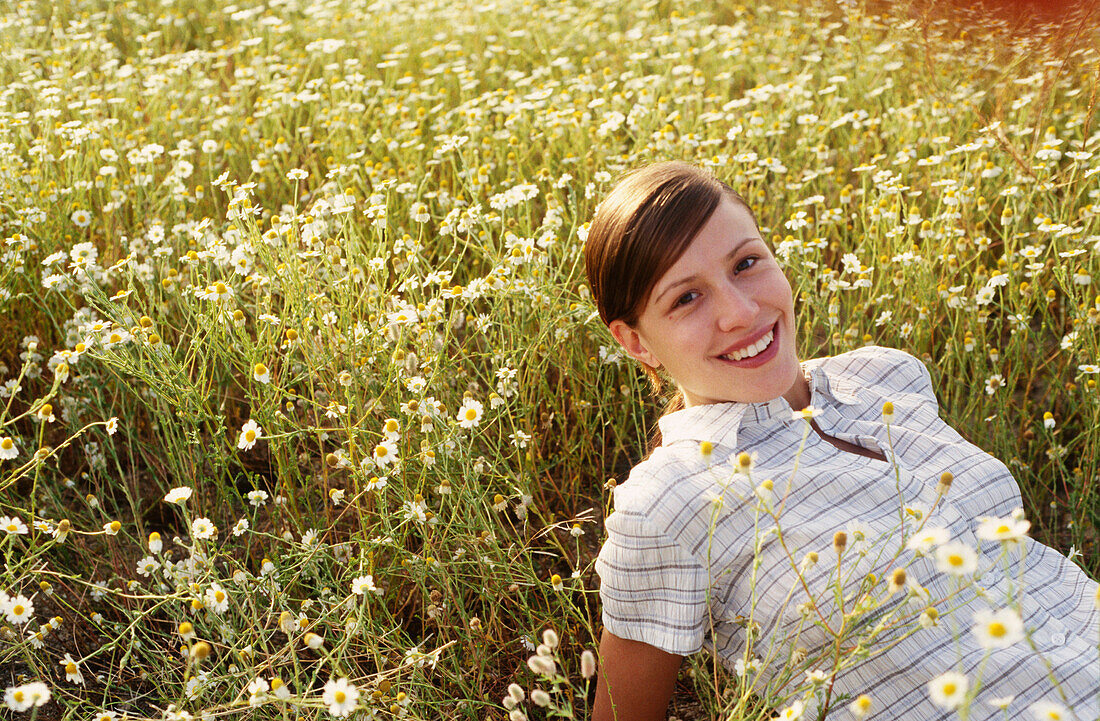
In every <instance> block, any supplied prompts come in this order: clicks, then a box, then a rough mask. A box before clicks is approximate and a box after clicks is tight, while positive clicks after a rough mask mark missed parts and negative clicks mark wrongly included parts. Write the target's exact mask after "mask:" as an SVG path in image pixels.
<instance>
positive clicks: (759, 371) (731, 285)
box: [610, 197, 809, 409]
mask: <svg viewBox="0 0 1100 721" xmlns="http://www.w3.org/2000/svg"><path fill="white" fill-rule="evenodd" d="M794 327H795V324H794V301H793V299H792V297H791V286H790V283H788V282H787V278H786V276H784V275H783V271H782V270H781V269H780V267H779V264H778V263H777V262H776V260H775V257H774V256H773V255H772V253H771V250H770V249H769V248H768V246H767V244H766V243H765V242H764V240H763V238H761V237H760V231H758V230H757V228H756V225H755V223H754V222H753V219H752V216H751V215H750V214H749V212H748V210H747V209H746V208H745V207H743V206H742V205H741V204H739V203H737V202H735V201H733V200H731V199H730V198H726V197H724V198H723V199H722V200H721V202H720V203H719V205H718V207H717V208H715V210H714V213H713V214H712V215H711V217H710V219H709V220H708V221H707V223H706V224H705V225H704V226H703V228H702V229H701V230H700V231H699V234H698V235H696V236H695V239H694V240H692V241H691V244H690V245H689V246H688V248H687V250H686V251H685V252H684V254H683V255H682V256H680V258H679V259H678V260H677V261H676V263H675V264H674V265H673V266H672V267H671V268H669V269H668V272H666V273H665V274H664V275H663V276H662V277H661V278H660V279H659V280H658V281H657V283H656V284H655V285H654V286H653V290H652V292H651V293H650V295H649V299H648V301H646V305H645V307H644V308H643V309H642V312H641V314H640V315H639V317H638V322H637V323H636V324H635V325H634V326H630V325H628V324H627V323H626V322H624V321H621V320H617V321H613V322H612V323H611V325H610V329H611V332H612V334H613V335H614V336H615V338H616V340H618V341H619V343H620V344H622V346H623V348H624V349H625V350H626V351H627V353H629V354H630V355H631V356H632V357H633V358H635V359H637V360H639V361H641V362H642V363H645V364H646V365H648V366H651V367H653V368H659V367H661V366H664V368H665V370H667V371H668V373H669V375H671V376H672V378H673V380H675V381H676V383H677V384H678V385H679V386H680V389H681V390H682V391H683V393H684V400H685V402H686V404H687V405H689V406H693V405H702V404H704V403H721V402H726V401H738V402H742V403H756V402H760V401H768V400H771V399H773V398H777V397H779V396H784V397H786V398H787V400H788V402H790V404H791V407H792V408H795V409H800V408H803V407H804V406H805V405H807V404H808V403H809V392H808V389H807V386H806V382H805V380H804V379H803V377H802V371H801V368H800V367H799V364H798V357H797V355H796V353H795V338H794Z"/></svg>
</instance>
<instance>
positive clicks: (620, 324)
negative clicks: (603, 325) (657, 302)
mask: <svg viewBox="0 0 1100 721" xmlns="http://www.w3.org/2000/svg"><path fill="white" fill-rule="evenodd" d="M607 329H608V330H610V331H611V335H612V336H614V337H615V340H617V341H619V345H621V346H622V347H623V350H625V351H626V354H627V355H628V356H630V357H631V358H633V359H634V360H636V361H638V362H640V363H644V364H645V365H647V366H649V367H650V368H654V369H656V368H660V367H661V361H659V360H657V357H656V356H655V355H653V354H652V353H650V352H649V348H647V347H646V345H645V341H644V340H643V339H642V336H641V334H640V333H638V331H637V329H636V328H634V327H633V326H631V325H630V324H628V323H627V322H626V321H624V320H613V321H611V323H610V324H609V325H608V326H607Z"/></svg>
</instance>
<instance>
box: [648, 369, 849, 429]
mask: <svg viewBox="0 0 1100 721" xmlns="http://www.w3.org/2000/svg"><path fill="white" fill-rule="evenodd" d="M824 360H826V359H825V358H815V359H813V360H809V361H806V362H805V363H803V370H804V372H806V373H807V377H808V379H809V382H810V397H811V401H810V403H811V405H813V406H815V407H820V406H821V405H822V404H823V403H824V402H827V401H828V399H832V400H834V401H836V402H837V403H841V404H843V405H853V404H855V403H858V402H859V397H858V392H859V386H857V385H856V384H854V383H851V382H850V381H847V380H845V379H843V378H840V377H837V376H835V375H834V376H832V377H830V376H829V375H828V374H827V373H826V372H825V369H824V368H823V367H822V361H824ZM769 421H778V422H781V423H788V422H789V423H793V422H798V423H802V422H804V421H802V419H797V420H796V419H793V418H792V409H791V406H790V404H789V403H787V399H785V398H783V397H782V396H780V397H778V398H772V399H771V400H769V401H762V402H760V403H734V402H730V403H708V404H706V405H702V406H692V407H691V408H684V409H683V410H679V411H676V412H675V413H669V414H668V415H666V416H662V417H661V418H660V419H658V421H657V426H658V427H659V428H660V429H661V445H663V446H670V445H672V444H673V443H680V442H683V441H694V442H696V443H698V442H701V441H710V442H712V443H722V444H724V445H735V444H736V439H737V431H738V429H739V428H740V427H741V425H742V424H750V425H752V424H760V423H766V422H769Z"/></svg>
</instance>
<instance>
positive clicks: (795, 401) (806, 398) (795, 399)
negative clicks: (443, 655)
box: [783, 373, 811, 411]
mask: <svg viewBox="0 0 1100 721" xmlns="http://www.w3.org/2000/svg"><path fill="white" fill-rule="evenodd" d="M783 398H784V399H786V401H787V403H789V404H790V406H791V410H795V411H800V410H802V409H803V408H805V407H806V406H808V405H810V398H811V396H810V381H809V379H808V378H806V376H805V375H803V374H802V373H799V374H798V377H797V378H795V380H794V385H792V386H791V388H790V390H788V391H787V392H786V393H784V394H783Z"/></svg>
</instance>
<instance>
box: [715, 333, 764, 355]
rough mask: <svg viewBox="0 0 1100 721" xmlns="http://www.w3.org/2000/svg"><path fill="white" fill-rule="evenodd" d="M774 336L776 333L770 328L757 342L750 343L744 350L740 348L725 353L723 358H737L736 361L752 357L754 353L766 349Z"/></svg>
mask: <svg viewBox="0 0 1100 721" xmlns="http://www.w3.org/2000/svg"><path fill="white" fill-rule="evenodd" d="M774 337H775V336H774V333H773V332H772V331H770V330H769V331H768V332H767V334H766V335H765V336H764V337H763V338H761V339H760V340H758V341H756V342H755V343H753V344H752V345H750V346H749V347H748V348H745V349H744V350H739V351H738V350H735V351H734V352H732V353H729V354H727V355H724V356H722V357H723V358H729V359H730V360H735V361H738V360H743V359H745V358H752V357H753V356H754V355H756V354H758V353H760V352H761V351H762V350H764V349H765V348H767V347H768V346H769V345H771V343H772V338H774Z"/></svg>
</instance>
